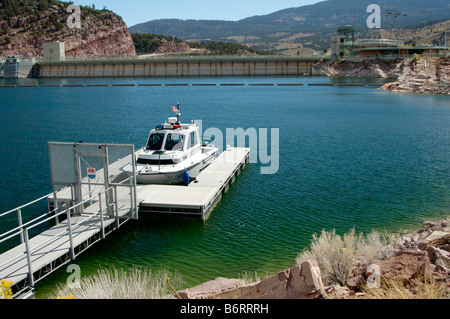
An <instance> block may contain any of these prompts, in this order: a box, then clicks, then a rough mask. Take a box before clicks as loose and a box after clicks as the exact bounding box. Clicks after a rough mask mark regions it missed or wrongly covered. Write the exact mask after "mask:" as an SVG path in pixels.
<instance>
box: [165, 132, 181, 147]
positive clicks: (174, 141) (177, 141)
mask: <svg viewBox="0 0 450 319" xmlns="http://www.w3.org/2000/svg"><path fill="white" fill-rule="evenodd" d="M183 140H184V135H182V134H176V133H169V134H167V138H166V144H165V146H164V149H165V150H166V151H181V150H183Z"/></svg>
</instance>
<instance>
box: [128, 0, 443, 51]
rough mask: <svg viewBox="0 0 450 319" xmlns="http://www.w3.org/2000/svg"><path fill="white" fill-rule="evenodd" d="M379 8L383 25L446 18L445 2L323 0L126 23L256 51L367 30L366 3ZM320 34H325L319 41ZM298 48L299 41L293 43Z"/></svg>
mask: <svg viewBox="0 0 450 319" xmlns="http://www.w3.org/2000/svg"><path fill="white" fill-rule="evenodd" d="M373 3H376V4H378V5H379V6H380V8H381V23H382V25H381V27H382V29H388V28H393V27H395V28H398V27H405V26H410V25H418V24H426V23H430V22H432V21H442V20H444V19H446V18H448V17H449V16H450V3H449V2H448V0H433V1H423V0H408V1H405V0H391V1H387V0H379V1H374V0H328V1H323V2H319V3H316V4H313V5H307V6H301V7H297V8H288V9H284V10H280V11H277V12H274V13H271V14H267V15H261V16H253V17H249V18H245V19H242V20H239V21H220V20H178V19H162V20H153V21H149V22H146V23H141V24H137V25H135V26H132V27H130V28H129V29H130V32H132V33H156V34H164V35H171V36H176V37H179V38H181V39H183V40H192V41H234V42H238V43H244V44H249V45H252V46H254V47H255V48H258V49H275V50H277V48H276V45H277V43H279V42H280V40H285V41H284V42H286V44H285V46H289V45H288V44H289V43H291V46H292V47H294V46H293V45H292V44H294V43H301V44H302V45H303V46H305V45H306V46H308V44H310V47H311V48H312V49H318V48H320V47H323V48H326V47H327V45H328V41H329V37H328V36H327V35H328V34H330V33H332V32H336V30H337V28H338V27H339V26H341V25H351V24H352V21H353V19H354V24H355V27H357V28H359V29H364V30H365V31H370V29H368V28H367V25H366V21H367V18H368V17H369V15H370V14H371V12H369V13H368V12H367V7H368V6H369V5H370V4H373ZM320 36H326V38H323V39H320ZM297 47H298V45H297Z"/></svg>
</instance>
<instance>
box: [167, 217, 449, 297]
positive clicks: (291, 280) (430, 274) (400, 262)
mask: <svg viewBox="0 0 450 319" xmlns="http://www.w3.org/2000/svg"><path fill="white" fill-rule="evenodd" d="M384 249H385V250H386V251H389V252H390V253H389V254H388V255H387V257H386V258H384V259H379V260H370V261H365V262H361V263H358V264H356V265H354V269H355V272H354V275H353V277H351V278H350V279H349V280H348V281H347V283H346V284H345V285H338V284H334V285H329V286H325V285H324V283H323V281H322V276H321V270H320V267H319V265H318V263H317V262H316V261H315V260H313V259H310V260H307V261H304V262H302V263H300V264H297V265H295V266H293V267H292V268H290V269H286V270H283V271H281V272H279V273H278V274H275V275H273V276H270V277H268V278H266V279H263V280H261V281H257V282H254V283H250V284H246V283H245V282H244V280H242V279H227V278H222V277H219V278H216V279H215V280H212V281H208V282H206V283H203V284H201V285H199V286H196V287H193V288H190V289H185V290H182V291H178V292H177V293H176V294H175V293H174V294H173V295H171V296H169V297H168V298H180V299H327V298H334V299H350V298H362V299H368V298H383V296H384V297H385V298H392V296H391V297H389V295H383V294H386V293H385V292H383V290H382V289H381V286H383V285H384V284H385V283H388V284H389V283H391V282H393V281H395V282H399V283H401V284H402V285H403V286H404V289H405V291H407V294H408V297H409V298H425V297H423V296H421V295H420V293H419V292H418V290H419V288H418V287H417V285H418V284H419V282H420V280H423V279H424V278H426V280H428V279H429V280H432V281H433V283H434V286H433V289H435V290H441V295H440V296H442V298H449V296H450V219H446V220H442V221H428V222H424V223H423V227H422V228H421V229H419V230H417V231H414V232H410V233H407V234H396V235H393V238H392V245H389V247H385V248H384ZM373 288H375V289H373ZM380 290H381V292H380ZM373 291H377V293H378V295H374V294H373V293H372V292H373ZM403 297H404V296H403ZM393 298H395V297H393Z"/></svg>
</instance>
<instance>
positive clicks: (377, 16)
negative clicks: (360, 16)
mask: <svg viewBox="0 0 450 319" xmlns="http://www.w3.org/2000/svg"><path fill="white" fill-rule="evenodd" d="M366 12H367V13H371V14H370V15H369V17H368V18H367V21H366V23H367V27H368V28H369V29H374V28H375V29H380V28H381V9H380V6H379V5H378V4H370V5H369V6H368V7H367V10H366Z"/></svg>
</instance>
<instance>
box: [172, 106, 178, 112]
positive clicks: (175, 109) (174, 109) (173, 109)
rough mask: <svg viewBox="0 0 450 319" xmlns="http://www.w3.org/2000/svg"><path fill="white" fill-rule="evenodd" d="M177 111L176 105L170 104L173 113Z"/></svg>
mask: <svg viewBox="0 0 450 319" xmlns="http://www.w3.org/2000/svg"><path fill="white" fill-rule="evenodd" d="M178 111H179V109H178V106H177V105H172V112H173V113H177V112H178Z"/></svg>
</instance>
